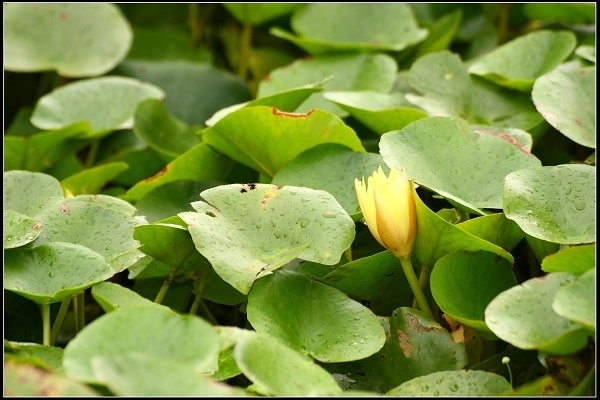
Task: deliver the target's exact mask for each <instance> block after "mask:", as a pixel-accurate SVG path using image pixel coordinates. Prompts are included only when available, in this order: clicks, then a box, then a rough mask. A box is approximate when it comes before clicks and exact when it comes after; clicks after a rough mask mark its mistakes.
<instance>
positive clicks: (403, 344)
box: [396, 329, 413, 358]
mask: <svg viewBox="0 0 600 400" xmlns="http://www.w3.org/2000/svg"><path fill="white" fill-rule="evenodd" d="M396 337H397V338H398V344H399V345H400V348H401V349H402V353H403V354H404V357H406V358H410V356H411V355H412V350H413V345H412V343H411V342H410V338H409V337H408V335H407V334H406V333H405V332H404V331H402V330H400V329H398V330H396Z"/></svg>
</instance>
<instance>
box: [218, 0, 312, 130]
mask: <svg viewBox="0 0 600 400" xmlns="http://www.w3.org/2000/svg"><path fill="white" fill-rule="evenodd" d="M226 4H231V3H226ZM321 90H322V89H321V88H320V87H319V85H304V86H303V87H299V88H296V89H290V90H286V91H283V92H280V93H276V94H272V95H270V96H264V97H260V98H258V99H254V100H251V101H247V102H244V103H239V104H234V105H232V106H229V107H225V108H222V109H221V110H219V111H217V112H216V113H214V114H213V116H212V117H210V118H209V119H208V120H206V126H213V125H214V124H216V123H217V122H219V120H221V119H223V118H224V117H225V116H226V115H228V114H231V113H232V112H234V111H237V110H239V109H240V108H244V107H255V106H269V107H275V108H276V109H278V110H280V111H285V112H294V111H296V109H297V108H298V107H299V106H300V105H301V104H302V103H303V102H304V101H305V100H306V99H308V98H309V97H310V96H311V95H312V94H314V93H317V92H320V91H321Z"/></svg>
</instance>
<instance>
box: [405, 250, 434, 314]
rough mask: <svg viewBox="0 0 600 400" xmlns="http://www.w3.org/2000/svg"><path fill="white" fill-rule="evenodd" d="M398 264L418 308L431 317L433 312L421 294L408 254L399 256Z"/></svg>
mask: <svg viewBox="0 0 600 400" xmlns="http://www.w3.org/2000/svg"><path fill="white" fill-rule="evenodd" d="M400 264H401V265H402V270H403V271H404V275H405V276H406V280H407V281H408V284H409V286H410V289H411V290H412V292H413V295H414V296H415V300H416V301H417V304H418V306H419V309H420V310H421V311H423V312H424V313H425V314H426V315H427V316H428V317H429V318H431V319H433V313H432V312H431V309H430V308H429V304H427V299H426V298H425V295H424V294H423V290H422V289H421V286H420V285H419V281H418V280H417V276H416V275H415V271H414V269H413V266H412V262H411V261H410V256H408V257H403V258H400Z"/></svg>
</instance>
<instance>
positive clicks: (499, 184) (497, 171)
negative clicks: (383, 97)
mask: <svg viewBox="0 0 600 400" xmlns="http://www.w3.org/2000/svg"><path fill="white" fill-rule="evenodd" d="M379 147H380V152H381V155H382V156H383V159H384V161H385V162H386V164H387V165H388V166H390V167H393V168H397V169H404V170H405V171H406V174H407V175H408V177H409V178H411V179H414V181H415V182H417V183H419V184H420V185H422V186H425V187H427V188H428V189H430V190H432V191H434V192H436V193H438V194H440V195H442V196H444V197H446V198H448V199H450V200H453V201H456V202H457V203H459V204H462V205H464V206H466V207H468V208H469V209H471V210H473V211H474V212H477V213H479V214H483V212H482V211H481V210H480V208H495V209H502V205H503V204H502V194H503V184H504V177H505V176H506V175H508V174H509V173H510V172H512V171H515V170H518V169H521V168H526V167H533V166H539V165H540V164H541V163H540V161H539V160H538V159H537V158H536V157H535V156H533V155H531V154H530V153H527V152H525V151H523V150H522V149H521V148H520V147H517V146H515V145H514V144H513V143H512V142H511V141H508V140H504V139H503V138H502V137H498V136H495V135H488V134H486V133H485V132H481V133H478V132H474V131H473V130H472V129H471V128H470V127H469V125H468V124H467V123H466V122H465V121H463V120H459V119H455V118H446V117H431V118H425V119H421V120H418V121H415V122H413V123H412V124H410V125H408V126H407V127H405V128H404V129H402V130H400V131H392V132H388V133H386V134H384V135H383V136H382V137H381V141H380V142H379ZM482 154H485V157H482Z"/></svg>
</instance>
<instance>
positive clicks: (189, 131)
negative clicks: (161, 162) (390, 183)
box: [133, 99, 200, 157]
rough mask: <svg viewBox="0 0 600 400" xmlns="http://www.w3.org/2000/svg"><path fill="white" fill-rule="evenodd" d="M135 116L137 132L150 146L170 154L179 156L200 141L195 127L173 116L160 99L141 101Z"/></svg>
mask: <svg viewBox="0 0 600 400" xmlns="http://www.w3.org/2000/svg"><path fill="white" fill-rule="evenodd" d="M133 118H134V123H133V131H134V132H135V134H136V135H137V136H138V137H139V138H140V139H141V140H142V141H144V143H146V144H147V145H148V146H150V147H151V148H153V149H154V150H156V151H158V152H160V153H164V154H167V155H168V156H171V157H177V156H178V155H180V154H182V153H184V152H186V151H187V150H189V149H190V148H192V147H194V146H195V145H197V144H198V143H200V138H198V136H197V135H195V129H194V128H191V127H189V126H187V125H185V124H184V123H183V122H180V121H179V120H177V119H176V118H174V117H172V116H171V114H170V113H169V112H168V111H167V110H166V109H165V105H164V103H163V102H162V101H160V100H154V99H150V100H146V101H144V102H142V103H140V104H139V105H138V107H137V108H136V110H135V114H134V116H133Z"/></svg>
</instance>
